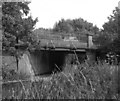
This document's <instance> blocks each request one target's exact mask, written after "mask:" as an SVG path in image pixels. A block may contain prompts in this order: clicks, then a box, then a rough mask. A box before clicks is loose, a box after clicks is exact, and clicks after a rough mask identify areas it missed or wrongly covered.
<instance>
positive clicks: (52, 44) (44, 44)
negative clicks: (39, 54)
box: [40, 39, 96, 51]
mask: <svg viewBox="0 0 120 101" xmlns="http://www.w3.org/2000/svg"><path fill="white" fill-rule="evenodd" d="M40 45H41V49H42V50H49V49H54V50H56V51H57V50H61V51H70V50H76V51H85V50H86V49H96V47H95V46H92V47H90V48H89V47H88V43H87V42H80V41H64V40H45V39H42V40H41V42H40Z"/></svg>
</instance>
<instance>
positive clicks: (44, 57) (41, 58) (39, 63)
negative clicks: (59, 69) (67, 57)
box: [30, 51, 51, 75]
mask: <svg viewBox="0 0 120 101" xmlns="http://www.w3.org/2000/svg"><path fill="white" fill-rule="evenodd" d="M30 59H31V64H32V67H33V70H34V73H35V75H39V74H44V73H48V72H51V69H50V66H49V52H48V51H35V52H31V53H30Z"/></svg>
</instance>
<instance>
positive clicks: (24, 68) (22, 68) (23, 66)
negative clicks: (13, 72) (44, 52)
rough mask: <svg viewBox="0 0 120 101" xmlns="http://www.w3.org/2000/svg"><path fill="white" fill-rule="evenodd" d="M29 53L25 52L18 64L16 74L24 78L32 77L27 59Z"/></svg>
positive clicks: (32, 73)
mask: <svg viewBox="0 0 120 101" xmlns="http://www.w3.org/2000/svg"><path fill="white" fill-rule="evenodd" d="M29 56H30V54H29V52H25V53H24V54H23V56H22V57H21V59H20V60H19V63H18V73H20V74H23V75H26V76H34V71H33V69H32V65H31V62H30V59H29Z"/></svg>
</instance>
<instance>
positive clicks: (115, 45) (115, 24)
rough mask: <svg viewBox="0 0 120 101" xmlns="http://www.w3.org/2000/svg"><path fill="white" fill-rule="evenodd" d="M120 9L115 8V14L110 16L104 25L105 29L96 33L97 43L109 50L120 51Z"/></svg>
mask: <svg viewBox="0 0 120 101" xmlns="http://www.w3.org/2000/svg"><path fill="white" fill-rule="evenodd" d="M119 32H120V9H119V8H118V7H116V8H115V10H113V14H112V15H110V17H108V22H106V23H105V24H104V25H103V30H101V32H100V34H98V35H96V38H95V43H96V44H97V45H99V46H100V47H99V48H101V49H103V50H104V51H107V52H111V51H112V52H115V53H117V52H120V48H119V47H120V34H119Z"/></svg>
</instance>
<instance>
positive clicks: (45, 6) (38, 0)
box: [29, 0, 119, 28]
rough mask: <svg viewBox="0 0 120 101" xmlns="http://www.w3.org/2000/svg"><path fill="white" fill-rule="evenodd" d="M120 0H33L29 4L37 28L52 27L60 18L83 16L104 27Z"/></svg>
mask: <svg viewBox="0 0 120 101" xmlns="http://www.w3.org/2000/svg"><path fill="white" fill-rule="evenodd" d="M118 2H119V0H32V1H31V4H29V7H30V10H31V15H32V16H33V18H36V17H38V19H39V22H38V23H37V24H36V28H40V27H43V28H52V27H53V26H54V24H55V22H58V21H59V20H60V19H62V18H64V19H75V18H80V17H81V18H83V19H84V20H87V21H88V22H91V23H93V24H94V25H97V26H98V27H99V28H102V25H103V24H104V22H106V21H108V20H107V17H108V16H109V15H110V14H112V11H113V10H114V9H115V7H117V6H118Z"/></svg>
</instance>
